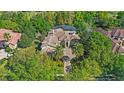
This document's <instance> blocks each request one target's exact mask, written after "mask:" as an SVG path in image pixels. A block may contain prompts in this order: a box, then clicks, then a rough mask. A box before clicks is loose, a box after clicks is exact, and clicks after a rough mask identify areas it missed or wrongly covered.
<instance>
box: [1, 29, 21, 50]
mask: <svg viewBox="0 0 124 93" xmlns="http://www.w3.org/2000/svg"><path fill="white" fill-rule="evenodd" d="M5 34H8V35H9V38H8V40H7V41H6V38H5ZM20 38H21V33H17V32H13V31H12V30H8V29H0V48H3V47H4V46H5V43H6V44H7V45H8V46H9V47H10V48H11V49H15V48H16V47H17V42H18V41H19V40H20Z"/></svg>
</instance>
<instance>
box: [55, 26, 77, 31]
mask: <svg viewBox="0 0 124 93" xmlns="http://www.w3.org/2000/svg"><path fill="white" fill-rule="evenodd" d="M59 28H62V29H63V30H64V31H76V28H75V27H73V26H69V25H59V26H55V27H54V28H53V29H59Z"/></svg>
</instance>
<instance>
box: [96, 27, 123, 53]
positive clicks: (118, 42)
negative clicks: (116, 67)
mask: <svg viewBox="0 0 124 93" xmlns="http://www.w3.org/2000/svg"><path fill="white" fill-rule="evenodd" d="M97 31H100V32H102V33H103V34H105V35H106V36H107V37H109V38H110V39H111V40H112V52H113V53H121V54H123V53H124V29H120V28H114V29H112V30H108V31H104V30H103V29H100V28H99V29H97Z"/></svg>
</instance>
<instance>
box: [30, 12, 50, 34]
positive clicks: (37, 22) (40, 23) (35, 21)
mask: <svg viewBox="0 0 124 93" xmlns="http://www.w3.org/2000/svg"><path fill="white" fill-rule="evenodd" d="M30 22H31V23H32V26H33V27H34V28H35V29H36V31H37V32H40V33H41V34H42V36H45V35H47V32H48V31H49V30H50V29H51V28H52V26H51V24H50V23H49V22H48V21H47V20H46V19H45V17H44V16H43V14H42V13H41V14H37V15H36V16H34V17H33V18H32V19H31V21H30Z"/></svg>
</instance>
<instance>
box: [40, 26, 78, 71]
mask: <svg viewBox="0 0 124 93" xmlns="http://www.w3.org/2000/svg"><path fill="white" fill-rule="evenodd" d="M79 39H80V37H79V36H78V35H77V34H76V28H75V27H73V26H68V25H59V26H55V27H54V28H53V29H51V31H50V32H49V33H48V35H47V36H46V37H45V39H44V40H43V42H42V45H41V49H42V51H43V52H46V53H48V54H51V53H54V52H55V49H56V47H57V46H59V45H60V44H61V42H64V43H65V47H64V49H63V57H62V58H61V59H62V61H63V62H64V72H65V73H68V72H70V70H71V63H70V60H71V59H72V58H74V57H75V56H74V54H73V51H72V49H71V47H70V43H71V41H72V40H79Z"/></svg>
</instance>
